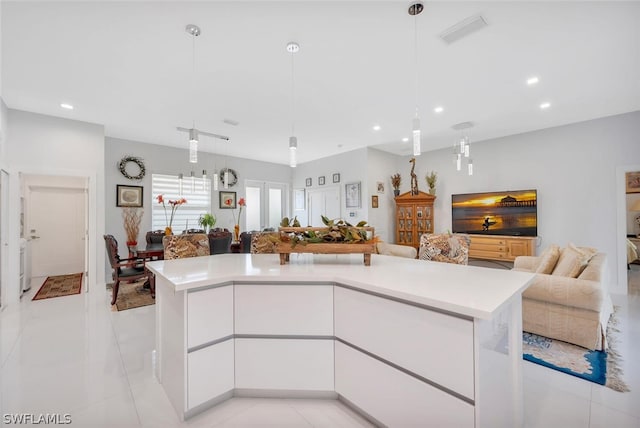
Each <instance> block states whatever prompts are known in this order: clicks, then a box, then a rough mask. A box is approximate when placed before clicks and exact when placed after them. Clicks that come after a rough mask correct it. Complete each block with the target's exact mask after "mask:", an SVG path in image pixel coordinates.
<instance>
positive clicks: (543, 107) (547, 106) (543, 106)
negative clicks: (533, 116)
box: [540, 103, 551, 110]
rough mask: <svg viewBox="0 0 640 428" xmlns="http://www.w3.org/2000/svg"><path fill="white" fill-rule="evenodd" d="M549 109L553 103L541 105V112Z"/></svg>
mask: <svg viewBox="0 0 640 428" xmlns="http://www.w3.org/2000/svg"><path fill="white" fill-rule="evenodd" d="M549 107H551V103H542V104H540V109H541V110H544V109H547V108H549Z"/></svg>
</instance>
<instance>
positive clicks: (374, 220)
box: [366, 149, 403, 242]
mask: <svg viewBox="0 0 640 428" xmlns="http://www.w3.org/2000/svg"><path fill="white" fill-rule="evenodd" d="M400 159H403V158H402V157H401V156H397V155H392V154H390V153H387V152H382V151H380V150H376V149H369V150H368V151H367V181H368V182H367V187H368V192H369V195H371V196H373V195H377V196H378V208H373V207H372V206H371V196H369V199H368V200H367V201H366V204H367V206H368V207H369V208H368V210H369V224H370V225H371V226H374V227H375V228H376V235H378V237H379V238H380V239H381V240H383V241H385V242H394V241H395V226H394V225H395V221H394V220H395V210H396V204H395V201H394V199H393V198H394V195H393V187H391V176H392V175H393V174H395V173H396V172H398V171H397V169H396V165H397V164H398V163H399V162H400ZM378 182H382V184H383V185H384V193H378V186H377V183H378Z"/></svg>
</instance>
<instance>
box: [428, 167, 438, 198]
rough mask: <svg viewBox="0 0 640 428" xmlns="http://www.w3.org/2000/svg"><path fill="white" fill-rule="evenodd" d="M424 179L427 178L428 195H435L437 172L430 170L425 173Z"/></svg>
mask: <svg viewBox="0 0 640 428" xmlns="http://www.w3.org/2000/svg"><path fill="white" fill-rule="evenodd" d="M425 179H426V180H427V185H428V186H429V194H430V195H435V194H436V182H437V181H438V173H437V172H435V171H431V173H430V174H427V176H426V177H425Z"/></svg>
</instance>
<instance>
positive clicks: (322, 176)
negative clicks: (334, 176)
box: [318, 175, 324, 186]
mask: <svg viewBox="0 0 640 428" xmlns="http://www.w3.org/2000/svg"><path fill="white" fill-rule="evenodd" d="M318 185H319V186H324V175H321V176H320V177H318Z"/></svg>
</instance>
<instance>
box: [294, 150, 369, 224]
mask: <svg viewBox="0 0 640 428" xmlns="http://www.w3.org/2000/svg"><path fill="white" fill-rule="evenodd" d="M367 168H368V166H367V149H366V148H364V149H358V150H353V151H350V152H346V153H341V154H339V155H335V156H329V157H326V158H323V159H318V160H315V161H312V162H305V163H303V164H298V166H297V167H296V168H291V169H292V173H293V178H292V183H293V184H292V186H291V187H292V189H306V190H307V191H309V190H311V189H319V188H322V187H328V186H335V185H337V186H338V187H339V188H340V216H341V217H342V218H343V219H345V220H346V221H348V222H349V223H352V224H356V223H358V222H359V221H362V220H364V221H369V219H368V218H367V217H368V214H369V213H368V209H367V207H368V206H369V205H368V201H369V200H370V197H369V189H368V184H367ZM335 173H338V174H340V183H337V184H336V183H333V174H335ZM320 176H324V177H325V185H324V186H320V185H319V184H318V177H320ZM307 178H311V180H312V185H311V186H310V187H306V186H305V180H306V179H307ZM358 181H359V182H361V187H360V189H361V198H362V201H361V202H362V203H361V208H349V210H348V211H347V208H346V201H345V191H344V185H345V184H347V183H354V182H358ZM351 213H354V215H353V217H352V216H351ZM294 214H295V215H297V216H298V219H299V220H300V224H302V225H306V224H307V221H308V213H307V211H296V212H295V213H294Z"/></svg>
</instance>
